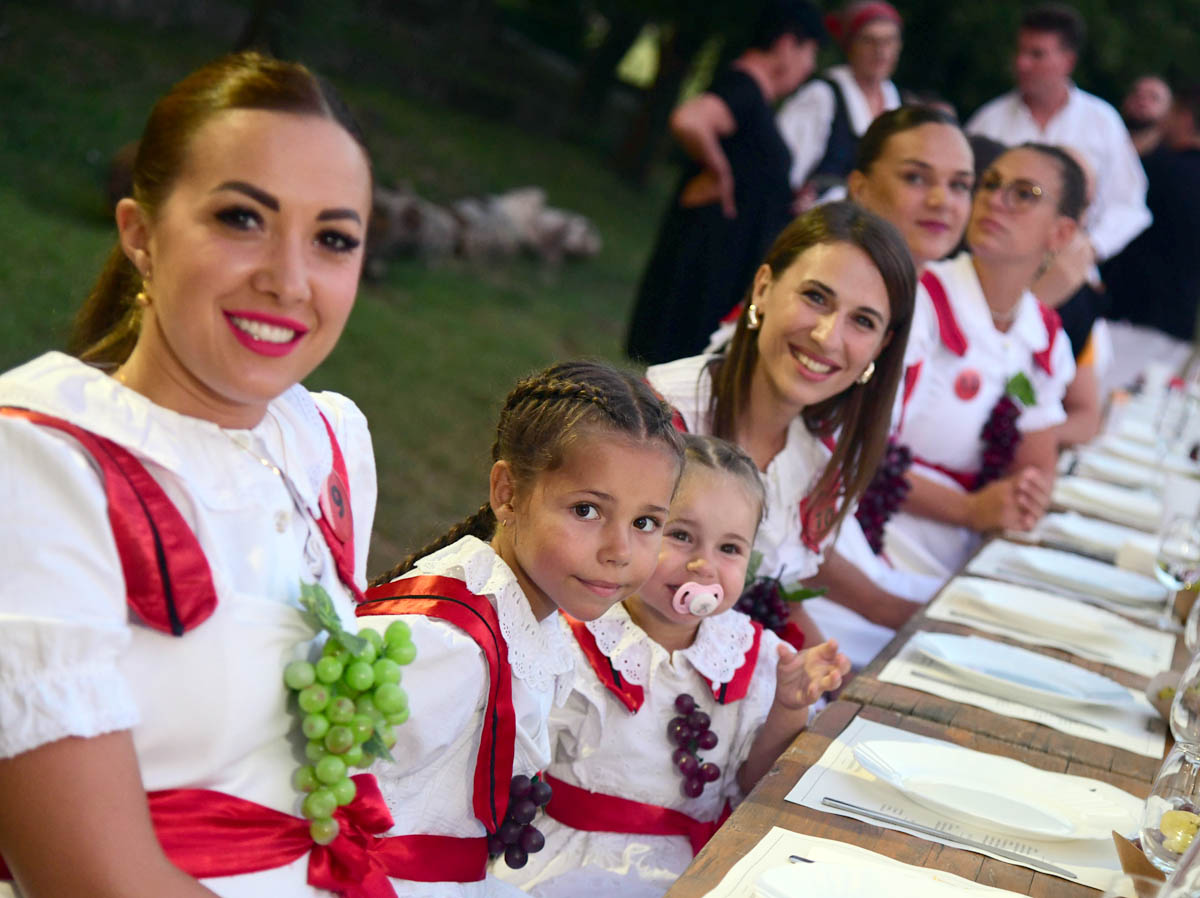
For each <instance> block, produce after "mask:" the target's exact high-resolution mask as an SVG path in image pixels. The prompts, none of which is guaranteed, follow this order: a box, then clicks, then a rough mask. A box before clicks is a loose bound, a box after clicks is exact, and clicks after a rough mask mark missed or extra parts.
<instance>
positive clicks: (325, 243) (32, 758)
mask: <svg viewBox="0 0 1200 898" xmlns="http://www.w3.org/2000/svg"><path fill="white" fill-rule="evenodd" d="M370 208H371V167H370V162H369V160H368V157H367V154H366V150H365V148H364V147H363V145H362V142H361V137H360V135H359V132H358V130H357V128H356V127H355V126H354V124H353V122H352V120H351V119H350V118H349V116H348V115H347V114H346V112H345V110H344V108H343V107H342V106H341V104H340V102H339V101H338V100H337V98H336V96H335V95H334V94H333V93H332V91H331V89H330V88H329V86H328V85H326V84H325V83H324V82H322V81H321V80H320V79H318V78H317V77H316V76H314V75H313V74H312V73H311V72H310V71H308V70H307V69H305V68H304V67H303V66H299V65H296V64H292V63H285V62H279V61H276V60H272V59H268V58H266V57H263V56H260V55H257V54H253V53H247V54H240V55H235V56H230V57H226V58H224V59H221V60H218V61H217V62H215V63H212V64H210V65H207V66H205V67H203V68H201V69H199V70H198V71H196V72H194V73H192V74H191V75H190V76H188V77H187V78H185V79H184V80H183V81H181V82H180V83H179V84H177V85H175V86H174V87H173V88H172V89H171V90H170V92H169V93H168V94H167V95H166V96H165V97H164V98H163V99H162V100H160V101H159V103H158V104H157V105H156V106H155V108H154V110H153V111H152V113H151V115H150V118H149V121H148V123H147V125H146V128H145V132H144V134H143V137H142V140H141V144H140V149H139V152H138V156H137V161H136V163H135V166H134V172H133V196H132V197H131V198H126V199H123V200H121V201H120V203H119V205H118V208H117V229H118V232H119V238H120V239H119V245H118V246H117V247H116V248H115V249H114V251H113V254H112V257H111V258H110V261H109V264H108V267H107V268H106V269H105V271H104V273H103V274H102V276H101V278H100V280H99V282H98V283H97V285H96V287H95V289H94V290H93V293H92V295H91V297H90V299H89V300H88V302H87V304H86V306H85V308H84V311H83V313H82V314H81V318H80V326H79V332H78V333H77V335H76V340H75V343H76V346H77V347H79V351H80V352H81V354H82V360H81V359H80V358H74V357H71V356H68V355H64V354H62V353H53V352H52V353H47V354H46V355H43V356H41V357H39V358H37V359H35V360H33V361H32V362H29V363H28V364H26V365H24V366H22V367H20V368H17V369H15V370H13V371H10V372H7V373H6V374H4V375H2V376H0V456H2V457H3V458H4V465H3V466H0V495H3V496H4V497H5V506H6V511H7V514H6V515H5V516H4V522H3V524H0V546H2V548H0V553H2V557H3V566H4V569H5V572H6V574H5V578H4V585H3V586H2V587H0V616H3V618H4V626H3V627H2V628H0V854H2V856H3V857H2V860H3V863H4V864H5V865H7V871H0V879H2V880H10V879H11V880H12V881H0V895H3V896H11V895H14V894H19V895H21V896H28V898H42V896H59V895H88V896H93V898H107V896H121V898H134V896H147V898H149V896H153V898H184V896H187V898H193V896H194V898H200V896H212V895H214V894H217V895H250V894H257V895H272V896H280V898H317V896H322V895H324V896H328V895H332V894H335V893H343V892H345V891H346V890H347V889H350V888H357V885H358V883H357V877H353V879H354V881H353V882H352V881H350V878H347V877H345V876H344V875H343V874H342V873H341V871H340V870H339V869H337V865H334V864H331V863H330V855H329V852H330V850H331V849H329V848H326V847H325V846H324V845H318V844H317V843H316V841H315V839H316V838H317V835H318V834H317V833H316V832H315V831H313V830H310V822H309V821H308V820H306V819H304V818H302V817H299V816H296V814H295V813H294V811H295V808H296V805H297V802H298V793H297V792H296V790H295V788H293V785H292V774H293V772H294V770H295V768H296V767H297V763H296V761H295V759H294V756H293V744H292V739H291V736H292V735H293V733H292V723H293V717H292V715H291V714H290V713H289V711H288V706H287V690H286V689H285V688H284V684H283V668H284V665H285V663H286V662H287V661H288V660H290V659H292V658H301V657H304V656H306V655H307V653H308V650H309V648H310V646H311V645H312V643H313V641H314V637H315V634H314V632H313V629H312V626H311V625H310V624H309V623H308V622H307V620H306V618H305V616H304V614H303V612H302V609H301V605H300V601H299V596H300V591H301V584H302V582H303V583H306V584H316V585H320V586H321V587H323V588H324V590H325V591H326V592H327V593H328V594H329V596H330V599H331V602H332V608H333V609H334V613H336V614H337V615H338V616H339V617H340V618H342V619H343V620H345V621H347V622H350V621H352V620H353V610H352V609H353V603H354V596H355V594H356V593H358V592H359V590H360V587H361V586H362V585H363V582H364V580H365V577H364V574H365V566H366V550H367V544H368V537H369V532H370V525H371V519H372V516H373V514H374V508H375V467H374V460H373V457H372V451H371V441H370V435H369V433H368V431H367V426H366V422H365V420H364V419H363V416H362V414H361V413H360V412H359V411H358V409H357V408H356V407H355V406H354V404H353V403H352V402H350V401H349V400H348V399H346V398H345V397H342V396H338V395H335V394H329V393H322V394H312V393H309V392H308V391H307V390H306V389H305V388H304V387H303V386H301V385H300V381H302V380H303V379H304V378H305V377H307V376H308V375H309V374H310V373H311V372H312V370H313V369H314V368H315V367H316V366H317V365H318V364H320V362H321V361H322V360H323V359H324V358H325V357H326V355H328V353H329V352H330V350H332V349H333V347H334V345H335V344H336V343H337V341H338V338H339V336H340V335H341V333H342V329H343V327H344V325H345V323H346V319H347V316H348V315H349V314H350V310H351V308H352V307H353V305H354V299H355V294H356V292H357V289H358V281H359V273H360V271H361V269H362V260H363V243H364V238H365V236H366V226H367V218H368V215H369V214H370ZM356 537H357V541H356ZM347 782H350V781H347ZM371 782H372V781H371V778H370V777H364V778H362V782H361V783H360V785H362V786H363V789H362V790H361V791H362V792H363V793H364V794H361V795H360V796H358V797H355V798H353V799H352V800H349V805H348V807H347V808H346V813H347V814H349V815H350V817H347V818H346V820H345V823H344V826H345V827H346V828H347V829H349V830H350V832H349V833H348V834H349V835H353V836H357V837H362V838H366V837H367V836H369V835H370V833H372V832H375V831H377V830H378V828H379V823H378V820H379V819H381V818H380V815H381V814H382V817H383V818H386V808H385V807H383V806H382V802H380V801H378V800H376V801H375V802H374V803H372V800H371V798H372V796H371V792H372V790H371V789H370V788H369V784H370V783H371ZM375 797H376V799H377V794H376V796H375ZM364 812H365V813H364ZM340 813H341V812H339V814H340ZM351 817H352V818H353V820H351ZM372 818H374V819H375V820H376V821H377V822H376V823H374V824H371V823H370V822H369V821H370V820H372ZM325 835H328V832H327V831H325ZM338 839H340V840H341V843H342V845H346V844H348V841H349V840H348V839H346V838H345V837H343V836H338ZM322 840H323V841H329V839H326V838H324V837H322ZM336 850H338V851H341V847H340V846H339V847H338V848H337V849H336ZM14 890H15V891H14Z"/></svg>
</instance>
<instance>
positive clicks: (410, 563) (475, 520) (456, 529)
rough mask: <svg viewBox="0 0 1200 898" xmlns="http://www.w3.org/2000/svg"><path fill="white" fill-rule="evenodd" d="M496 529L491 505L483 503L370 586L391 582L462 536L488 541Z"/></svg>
mask: <svg viewBox="0 0 1200 898" xmlns="http://www.w3.org/2000/svg"><path fill="white" fill-rule="evenodd" d="M495 530H496V514H495V512H493V511H492V506H491V505H490V504H488V503H484V504H483V505H480V506H479V510H478V511H476V512H475V514H473V515H471V516H470V517H467V518H464V519H463V520H461V521H459V522H458V523H457V524H455V525H454V526H453V527H451V528H450V529H449V530H447V531H446V532H445V533H443V534H442V535H441V536H439V537H438V538H437V539H435V540H434V541H433V542H431V543H429V544H428V545H426V546H422V547H421V548H420V549H418V550H417V551H416V552H413V553H412V554H411V555H409V556H407V557H406V558H405V559H404V560H403V561H401V562H400V563H399V564H398V565H396V566H395V567H394V568H392V569H391V570H390V571H388V572H387V573H386V574H380V575H379V576H378V577H376V578H375V579H374V580H372V581H371V584H370V585H371V586H381V585H383V584H384V583H391V582H392V581H393V580H395V579H396V578H397V577H400V576H402V575H404V574H407V573H408V572H409V571H411V570H412V569H413V568H414V567H415V566H416V564H417V562H418V561H420V560H421V559H422V558H424V557H425V556H426V555H432V554H433V553H434V552H436V551H438V549H444V548H446V546H449V545H452V544H454V543H456V542H458V541H459V540H460V539H462V538H463V537H464V536H474V537H476V538H477V539H481V540H483V541H484V542H488V541H489V540H491V538H492V534H493V533H494V532H495Z"/></svg>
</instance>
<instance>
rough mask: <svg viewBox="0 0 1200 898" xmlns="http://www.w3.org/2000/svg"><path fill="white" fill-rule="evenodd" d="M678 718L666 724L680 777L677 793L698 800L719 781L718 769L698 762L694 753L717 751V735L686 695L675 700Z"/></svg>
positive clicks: (709, 762) (707, 718)
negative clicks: (709, 786)
mask: <svg viewBox="0 0 1200 898" xmlns="http://www.w3.org/2000/svg"><path fill="white" fill-rule="evenodd" d="M675 710H676V711H677V712H679V716H678V717H672V718H671V722H670V723H668V724H667V739H669V740H670V741H671V743H672V744H673V745H676V746H678V747H677V748H676V749H675V751H674V752H672V753H671V761H672V763H674V764H675V767H676V769H678V770H679V772H680V774H682V776H683V784H682V785H681V786H680V788H679V790H680V791H681V792H682V793H683V795H684V797H685V798H699V797H700V794H701V793H702V792H703V791H704V787H705V786H706V785H708V784H709V783H715V782H716V781H717V780H718V779H720V778H721V768H720V767H718V766H717V765H716V764H713V763H712V762H711V761H701V760H700V757H699V755H697V754H696V751H697V749H699V750H702V751H709V750H711V749H714V748H716V747H717V734H716V733H714V732H713V731H712V730H710V729H709V728H708V725H709V724H710V723H712V719H711V718H710V717H709V716H708V714H706V713H705V712H704V711H702V710H700V709H699V708H698V707H697V706H696V700H695V699H694V698H692V697H691V696H690V695H688V694H687V693H686V692H683V693H680V694H679V695H678V696H676V697H675Z"/></svg>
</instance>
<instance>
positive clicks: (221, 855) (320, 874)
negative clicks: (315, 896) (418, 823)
mask: <svg viewBox="0 0 1200 898" xmlns="http://www.w3.org/2000/svg"><path fill="white" fill-rule="evenodd" d="M353 779H354V784H355V786H356V788H357V790H358V792H357V794H356V796H355V798H354V801H352V802H350V804H348V805H346V806H344V807H341V808H338V809H337V811H336V812H335V813H334V818H335V819H336V820H337V821H338V824H339V825H340V827H341V832H340V833H339V835H338V837H337V838H336V839H334V840H333V842H332V843H330V844H329V845H317V844H315V843H314V842H313V840H312V837H311V836H310V835H309V833H308V827H309V821H307V820H305V819H303V818H302V817H293V816H292V815H291V814H285V813H283V812H282V811H276V810H274V809H273V808H268V807H266V806H265V805H261V804H258V803H257V802H253V801H248V800H246V799H244V798H238V797H236V796H234V795H227V794H225V793H224V792H215V791H213V790H211V789H165V790H162V791H159V792H151V793H149V794H148V795H147V799H148V800H149V804H150V817H151V820H152V821H153V823H154V832H155V834H156V835H157V836H158V841H159V843H160V844H161V845H162V849H163V853H165V854H166V856H167V857H168V858H169V859H170V861H171V863H173V864H174V865H175V866H177V867H179V868H180V869H181V870H183V871H184V872H185V873H187V874H188V875H190V876H194V877H195V878H196V879H211V878H216V877H221V876H237V875H239V874H245V873H257V872H259V871H261V870H272V869H274V868H276V867H283V866H286V865H288V864H290V863H292V862H293V861H295V860H297V859H298V858H301V857H303V856H304V855H305V854H308V855H309V858H308V882H309V884H310V885H312V886H315V887H316V888H319V889H326V890H328V891H330V892H333V893H334V894H335V895H338V896H340V898H396V892H395V890H394V889H393V888H392V885H391V883H390V882H389V881H388V875H387V867H388V864H387V860H388V858H387V855H388V852H387V851H386V850H381V849H385V843H386V842H388V841H391V840H388V839H379V838H377V836H378V834H379V833H383V832H387V830H388V829H390V828H391V826H392V815H391V814H389V813H388V809H387V805H386V804H385V803H384V801H383V796H382V795H381V794H380V792H379V787H378V786H377V785H376V783H375V777H373V776H370V775H369V774H359V775H358V776H355V777H354V778H353ZM480 841H483V840H480ZM484 850H485V853H486V848H485V849H484ZM10 878H11V874H10V873H9V871H8V869H7V868H6V867H5V866H4V864H3V862H2V861H0V879H10Z"/></svg>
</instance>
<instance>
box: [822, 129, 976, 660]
mask: <svg viewBox="0 0 1200 898" xmlns="http://www.w3.org/2000/svg"><path fill="white" fill-rule="evenodd" d="M974 182H975V175H974V170H973V166H972V161H971V147H970V146H969V145H968V143H967V139H966V137H964V135H963V133H962V129H961V128H960V127H959V125H958V121H957V119H956V118H955V117H954V116H953V115H951V114H949V113H948V112H945V111H943V110H941V109H936V108H933V107H930V106H921V105H914V106H901V107H900V108H898V109H893V110H890V111H888V112H885V113H883V114H882V115H880V116H879V117H878V118H876V119H875V121H874V122H872V123H871V126H870V127H869V128H868V129H867V131H866V133H865V134H864V135H863V137H862V139H861V140H860V141H859V143H858V156H857V159H856V161H855V163H854V169H853V171H851V172H850V176H849V178H848V187H849V191H850V197H851V199H853V200H854V201H855V202H856V203H858V204H859V205H860V206H862V207H863V208H865V209H868V210H870V211H871V212H874V213H875V214H876V215H879V216H880V217H882V218H884V219H886V220H887V221H889V222H890V223H891V224H893V225H894V226H895V227H896V229H897V230H899V231H900V234H901V236H903V237H904V242H905V243H906V244H907V245H908V251H909V253H910V254H911V255H912V259H913V263H914V265H915V266H916V269H917V274H918V276H919V275H920V274H921V272H922V271H923V270H924V268H925V266H926V265H928V264H929V263H931V262H936V261H937V260H938V259H942V258H945V257H946V256H947V255H949V254H950V253H951V252H953V251H954V248H955V247H956V246H957V245H958V243H959V241H960V240H961V238H962V234H963V230H964V229H965V228H966V225H967V217H968V216H969V215H970V211H971V189H972V186H973V184H974ZM924 294H925V288H924V287H923V286H922V285H921V283H920V281H918V284H917V296H916V304H915V306H914V309H913V328H914V330H917V331H921V330H923V329H924V325H923V324H922V323H921V322H922V320H923V319H922V316H923V315H924V314H928V311H929V298H928V296H927V295H924ZM906 359H907V361H906V364H910V363H912V361H913V359H912V356H911V350H910V351H909V352H908V354H907V355H906ZM885 467H888V465H887V463H886V462H885ZM892 476H898V473H897V472H896V471H894V470H893V468H892V467H889V469H888V471H886V472H884V474H882V475H880V480H879V482H878V484H877V486H876V488H877V489H886V488H887V480H888V478H889V477H892ZM888 504H890V503H888ZM877 507H878V503H877V502H876V501H874V500H872V499H867V500H864V501H863V502H862V503H861V504H860V507H859V509H857V510H856V513H855V515H854V516H851V517H847V518H846V520H845V521H843V523H842V527H841V530H839V531H838V538H837V543H836V544H835V547H836V549H837V553H838V555H839V556H840V557H841V558H843V559H845V560H846V561H849V562H851V563H852V564H853V565H854V566H855V567H856V568H858V569H859V570H860V571H861V572H862V573H863V574H865V575H866V576H867V577H868V578H869V579H870V580H871V581H872V582H873V583H875V584H877V585H878V586H879V587H880V588H881V589H884V590H887V591H888V592H890V593H893V594H895V595H898V596H902V597H904V598H906V599H915V600H918V601H925V600H927V599H929V598H930V597H931V596H932V595H933V594H934V593H935V592H937V590H938V589H939V588H940V586H941V584H942V582H943V578H941V577H937V576H929V575H923V574H919V573H916V572H912V571H905V570H900V569H897V568H894V567H892V566H890V565H889V564H888V562H887V561H886V560H884V559H883V558H882V557H880V556H878V555H876V554H875V551H874V547H877V546H878V545H879V544H880V543H881V542H882V538H883V534H882V527H881V524H880V522H879V521H878V520H877V519H878V517H879V515H878V513H877V511H876V509H877ZM860 519H861V521H862V522H863V524H865V527H866V529H867V530H869V531H870V535H869V536H868V535H867V534H866V533H864V526H860ZM806 608H807V611H808V613H809V615H810V616H811V617H812V618H813V619H814V620H815V621H816V622H817V624H818V626H819V627H820V628H821V630H822V631H823V632H824V633H826V634H827V635H829V636H833V637H835V638H836V639H837V640H838V645H839V646H840V647H841V649H842V651H843V652H845V653H846V655H847V657H849V658H850V660H851V661H853V662H854V664H855V665H856V666H858V667H861V666H864V665H865V664H867V662H869V661H870V660H871V658H873V657H874V656H875V655H876V654H877V653H878V652H879V650H880V649H881V648H883V646H884V645H886V644H887V643H888V641H889V640H890V639H891V638H892V636H893V635H894V631H893V630H892V629H890V628H888V627H883V626H879V625H877V624H873V623H872V622H871V621H869V620H867V619H866V618H864V617H862V616H861V615H858V614H855V613H854V612H852V611H851V610H850V609H849V608H847V607H845V606H843V605H841V604H839V603H838V602H836V601H834V600H833V599H831V598H817V599H812V600H810V601H809V602H807V603H806Z"/></svg>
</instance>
